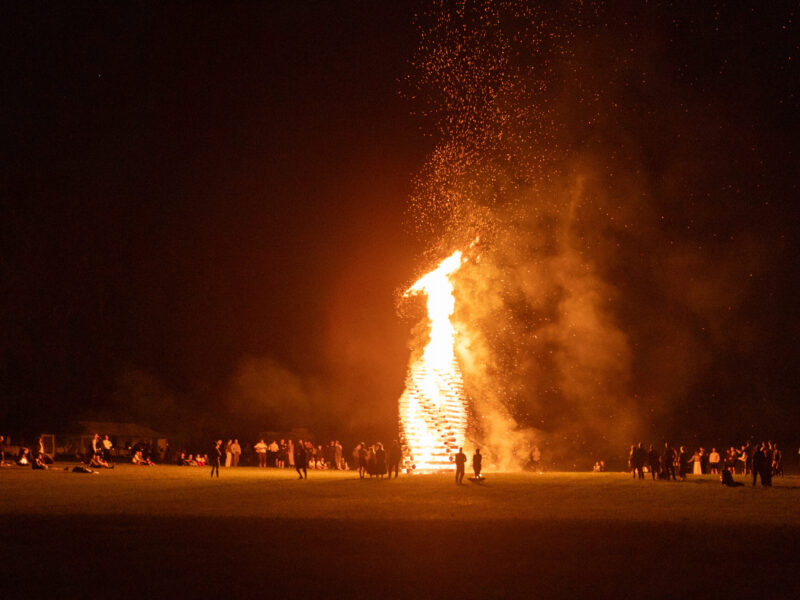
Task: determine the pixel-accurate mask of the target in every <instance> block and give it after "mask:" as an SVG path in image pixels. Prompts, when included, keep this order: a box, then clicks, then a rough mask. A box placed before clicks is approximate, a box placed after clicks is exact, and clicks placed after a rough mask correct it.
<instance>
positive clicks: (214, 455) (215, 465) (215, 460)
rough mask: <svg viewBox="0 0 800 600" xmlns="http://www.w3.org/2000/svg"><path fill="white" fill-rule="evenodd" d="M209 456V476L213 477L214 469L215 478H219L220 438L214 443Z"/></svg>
mask: <svg viewBox="0 0 800 600" xmlns="http://www.w3.org/2000/svg"><path fill="white" fill-rule="evenodd" d="M209 458H210V459H211V460H210V462H211V478H212V479H213V478H214V472H215V471H216V473H217V479H219V466H220V464H221V463H222V440H217V443H216V444H214V449H213V450H212V451H211V456H210V457H209Z"/></svg>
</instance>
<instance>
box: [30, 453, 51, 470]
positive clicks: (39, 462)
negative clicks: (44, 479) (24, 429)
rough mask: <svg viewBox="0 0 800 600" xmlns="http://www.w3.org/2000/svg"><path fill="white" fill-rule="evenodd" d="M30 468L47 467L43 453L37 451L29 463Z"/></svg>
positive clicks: (43, 468) (42, 468)
mask: <svg viewBox="0 0 800 600" xmlns="http://www.w3.org/2000/svg"><path fill="white" fill-rule="evenodd" d="M31 468H33V469H41V470H43V471H46V470H47V468H48V467H47V463H46V462H45V460H44V454H42V453H41V452H39V454H37V455H36V458H35V459H33V462H32V463H31Z"/></svg>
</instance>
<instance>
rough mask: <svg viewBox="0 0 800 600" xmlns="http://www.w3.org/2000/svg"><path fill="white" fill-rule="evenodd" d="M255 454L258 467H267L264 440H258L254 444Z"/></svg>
mask: <svg viewBox="0 0 800 600" xmlns="http://www.w3.org/2000/svg"><path fill="white" fill-rule="evenodd" d="M255 450H256V454H257V455H258V468H259V469H266V468H267V445H266V444H265V443H264V440H259V441H258V443H257V444H256V446H255Z"/></svg>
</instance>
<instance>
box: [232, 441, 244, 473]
mask: <svg viewBox="0 0 800 600" xmlns="http://www.w3.org/2000/svg"><path fill="white" fill-rule="evenodd" d="M231 454H233V460H232V461H231V466H232V467H238V466H239V457H240V456H241V455H242V447H241V446H240V445H239V440H233V444H231Z"/></svg>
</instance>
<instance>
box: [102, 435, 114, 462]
mask: <svg viewBox="0 0 800 600" xmlns="http://www.w3.org/2000/svg"><path fill="white" fill-rule="evenodd" d="M113 447H114V444H112V443H111V439H110V438H109V437H108V436H105V437H104V438H103V458H105V459H106V462H108V461H110V460H111V449H112V448H113Z"/></svg>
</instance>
